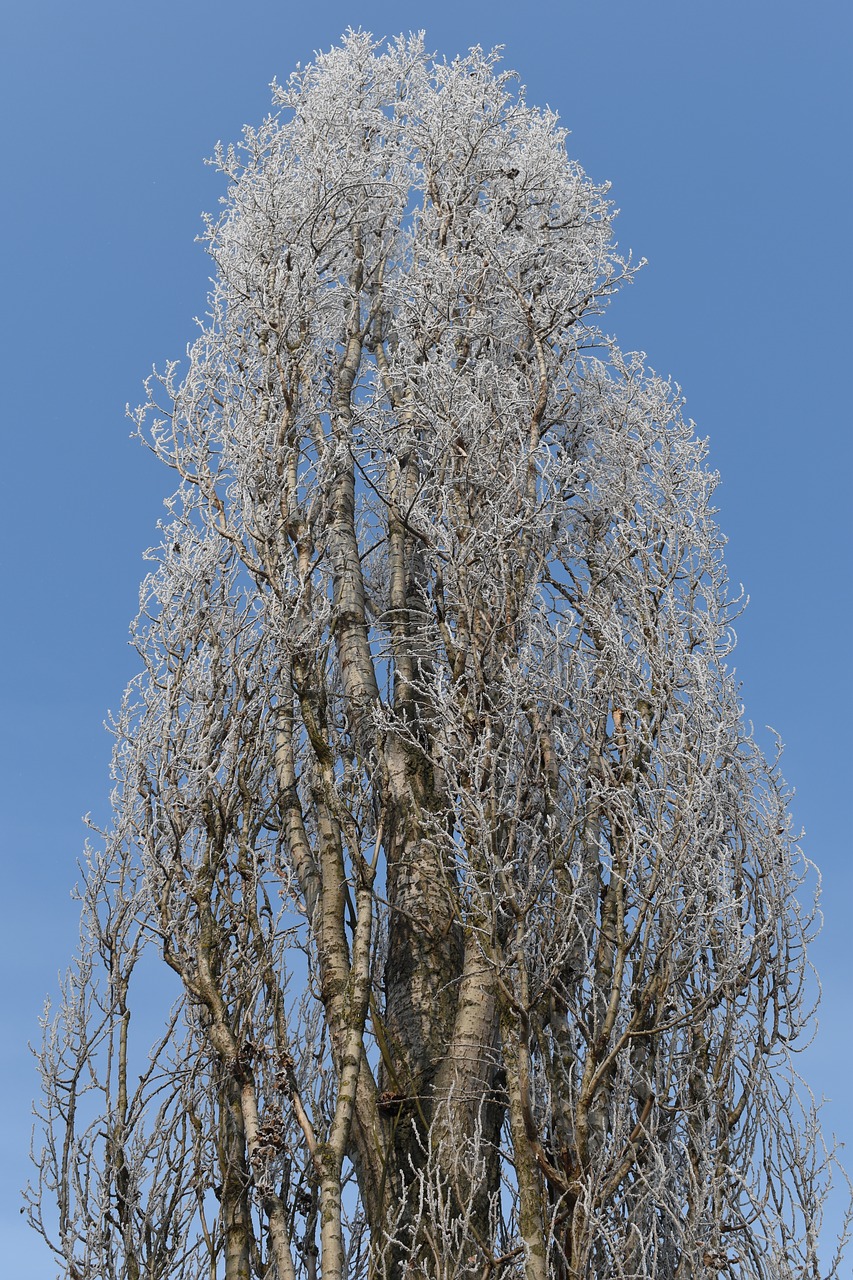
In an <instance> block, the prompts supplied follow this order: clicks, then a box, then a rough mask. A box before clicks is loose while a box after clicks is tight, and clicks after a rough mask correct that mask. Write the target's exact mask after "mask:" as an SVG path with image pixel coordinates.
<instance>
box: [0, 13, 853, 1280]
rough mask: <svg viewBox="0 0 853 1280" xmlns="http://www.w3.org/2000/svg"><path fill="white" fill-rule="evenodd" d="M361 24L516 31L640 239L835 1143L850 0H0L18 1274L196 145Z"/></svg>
mask: <svg viewBox="0 0 853 1280" xmlns="http://www.w3.org/2000/svg"><path fill="white" fill-rule="evenodd" d="M350 24H351V25H353V26H359V25H361V26H364V27H366V28H367V29H369V30H372V31H373V32H374V34H376V35H385V34H387V35H391V34H394V33H396V32H397V31H399V30H409V29H413V28H421V27H425V28H426V30H427V39H428V43H429V45H431V46H432V47H434V48H435V49H437V50H438V51H439V52H441V53H446V54H448V55H452V54H454V53H456V52H458V51H460V50H464V49H466V48H467V47H468V46H469V45H471V44H473V43H480V44H482V45H484V46H491V45H493V44H498V43H499V44H504V45H506V54H505V58H506V62H507V64H508V65H509V66H513V67H515V68H516V69H517V70H518V71H519V72H520V73H521V76H522V79H523V80H524V81H525V82H526V84H527V86H528V97H529V99H530V101H532V102H534V103H537V104H540V105H544V104H546V103H547V104H548V105H550V106H551V107H553V108H554V109H555V110H557V111H558V112H559V114H560V116H561V117H562V120H563V122H564V124H565V125H566V126H567V127H568V128H569V129H570V130H571V131H572V138H571V140H570V150H571V151H572V153H573V154H574V156H575V157H576V158H577V159H578V160H579V161H580V162H581V164H583V166H584V167H585V168H586V169H587V171H588V172H589V173H590V174H591V176H592V177H593V178H595V179H596V180H604V179H610V180H611V181H612V183H613V196H614V198H615V201H616V203H617V205H618V206H619V207H620V208H621V210H622V213H621V216H620V218H619V220H618V224H617V234H618V238H619V241H620V243H621V245H622V246H623V248H626V249H627V248H631V249H632V250H633V251H634V253H635V254H636V255H637V256H645V257H646V258H648V260H649V265H648V267H647V268H646V269H645V270H644V271H643V272H642V274H641V276H640V278H639V279H638V281H637V283H636V284H635V285H634V286H633V288H632V289H631V290H630V291H628V292H627V293H625V294H623V295H622V296H621V297H620V298H619V299H618V300H617V301H616V303H615V304H614V306H613V308H612V311H611V315H610V319H609V321H608V328H609V329H610V330H611V331H612V332H614V333H615V334H616V335H617V337H618V338H619V339H620V341H621V343H622V345H623V346H624V347H628V348H632V347H639V348H642V349H644V350H645V351H647V352H648V355H649V360H650V363H651V364H652V365H653V366H654V367H655V368H657V369H658V370H660V371H662V372H664V373H671V374H672V375H673V376H674V377H675V378H676V379H677V380H678V381H679V382H680V383H681V384H682V386H683V388H684V390H685V392H686V394H687V397H688V409H689V412H690V414H691V415H692V416H693V417H694V418H695V419H696V421H697V423H698V427H699V431H700V433H701V434H702V435H707V436H709V437H710V442H711V461H712V464H713V465H714V466H715V467H717V468H718V469H719V470H720V471H721V472H722V476H723V485H722V488H721V491H720V507H721V515H720V520H721V524H722V527H723V529H724V531H725V532H726V533H727V534H728V536H729V539H730V544H729V554H728V562H729V567H730V571H731V575H732V578H733V579H734V580H735V581H736V582H737V581H743V583H744V584H745V586H746V589H747V591H748V592H749V594H750V596H751V597H752V603H751V605H750V608H749V610H748V612H747V614H746V616H745V617H744V618H743V619H742V621H741V624H740V626H739V633H740V637H741V642H740V646H739V649H738V656H737V666H738V671H739V673H740V676H741V678H742V680H743V683H744V702H745V705H746V710H747V715H748V716H749V717H750V718H751V719H752V720H754V722H755V724H756V725H757V726H763V725H764V724H767V723H769V724H772V725H773V726H774V727H775V728H776V729H778V731H779V732H780V734H781V735H782V737H783V739H784V740H785V742H786V743H787V748H788V749H787V753H786V757H785V772H786V774H787V776H788V778H789V780H790V782H791V783H792V784H793V785H794V786H795V787H796V788H797V796H796V800H795V804H794V813H795V817H796V820H797V821H798V822H799V823H801V824H802V825H803V826H805V827H806V829H807V832H808V837H807V844H806V848H807V851H808V853H809V855H810V856H811V857H813V858H814V859H815V860H816V861H817V862H818V863H819V864H820V866H821V868H822V870H823V873H824V909H825V913H826V928H825V930H824V933H823V935H822V937H821V939H820V940H819V941H818V943H817V944H816V945H815V947H814V949H813V958H814V961H815V963H816V964H817V966H818V968H819V970H820V973H821V977H822V979H823V985H824V990H825V1000H824V1005H823V1010H822V1014H821V1028H820V1032H819V1036H818V1040H817V1042H816V1045H815V1048H814V1049H813V1050H811V1051H810V1052H809V1054H808V1055H807V1056H806V1058H805V1059H804V1064H803V1065H804V1070H805V1072H806V1074H807V1076H808V1078H809V1079H810V1081H811V1083H812V1084H813V1086H814V1088H815V1090H816V1092H817V1093H818V1094H820V1093H825V1094H827V1095H828V1096H829V1097H830V1098H831V1099H832V1101H831V1102H830V1103H829V1104H828V1105H827V1109H826V1120H827V1124H828V1127H829V1128H830V1129H834V1130H835V1131H836V1132H837V1133H838V1135H839V1137H840V1138H842V1139H843V1138H845V1137H846V1138H847V1140H848V1142H849V1143H850V1144H851V1147H853V1105H851V1102H850V1089H849V1075H850V1062H851V1061H853V1038H851V1030H850V1028H851V1021H853V1005H851V994H850V993H851V986H853V964H851V955H853V938H851V929H850V924H849V920H850V915H851V907H852V906H853V862H851V839H850V816H849V814H850V807H851V791H853V767H851V766H853V757H851V748H850V724H851V713H853V700H851V692H850V690H851V656H853V655H851V641H850V636H851V612H853V610H851V556H850V548H851V543H850V534H849V525H850V512H851V502H850V485H851V464H853V455H851V446H850V417H851V413H850V405H851V394H850V389H849V376H848V370H849V349H850V339H851V336H853V332H851V318H850V317H851V283H852V282H853V281H851V247H850V229H851V212H850V210H851V187H853V182H851V177H853V173H851V164H850V154H851V140H852V139H851V134H853V130H851V96H850V91H849V88H848V84H849V79H850V72H851V54H853V10H851V8H850V5H849V0H813V3H809V4H804V3H802V0H799V2H797V3H794V2H791V0H643V2H642V3H641V2H639V0H586V3H584V4H580V3H575V0H562V3H559V4H556V3H535V0H527V2H526V3H518V4H508V3H502V2H501V0H491V2H490V3H485V2H483V0H473V2H467V3H453V4H451V3H447V2H446V0H438V2H437V3H434V4H432V5H426V4H416V3H410V2H408V0H399V2H398V3H396V4H388V3H378V2H377V3H368V2H366V0H364V2H359V0H352V3H348V4H341V3H338V2H337V0H331V2H326V3H322V4H316V5H309V6H306V7H305V8H304V9H303V7H302V6H301V5H299V6H297V5H290V4H283V3H278V2H273V0H243V2H242V3H241V4H239V5H237V4H234V3H226V2H225V0H172V3H165V2H164V0H146V2H145V3H144V4H134V5H130V4H127V3H125V2H124V0H76V3H73V4H72V3H70V2H69V0H30V3H28V4H26V5H20V4H19V5H17V6H15V9H14V11H13V10H12V8H11V6H10V7H9V8H8V9H7V12H6V14H5V16H4V19H3V23H2V45H3V49H2V53H0V60H2V62H0V72H1V73H2V75H0V94H2V116H1V117H0V119H2V124H0V127H1V128H2V131H3V147H2V163H3V189H4V195H3V204H2V209H3V235H2V243H1V244H0V252H2V277H0V278H2V282H3V287H4V293H3V329H4V333H3V339H2V344H0V352H2V356H0V359H2V371H3V373H2V383H3V386H4V389H5V391H4V396H3V401H2V414H3V419H4V424H3V425H4V451H3V461H4V468H3V474H4V481H3V502H2V509H1V510H2V520H3V522H4V531H3V547H4V551H5V556H4V560H5V563H4V571H5V582H6V588H5V591H4V625H3V627H2V630H0V645H1V646H2V654H0V679H2V703H1V704H0V705H2V707H3V737H2V768H0V786H2V814H3V824H2V835H0V840H2V851H3V859H4V870H5V885H6V893H7V901H8V905H7V912H8V914H7V917H6V927H5V930H4V931H3V936H2V944H0V945H2V964H3V973H4V979H5V982H4V985H5V990H6V998H5V1019H4V1021H5V1026H6V1033H5V1035H4V1039H3V1044H2V1048H0V1070H2V1073H3V1096H4V1099H5V1101H6V1103H7V1109H6V1112H5V1121H4V1125H3V1128H2V1135H1V1136H0V1255H2V1256H3V1258H4V1273H5V1274H7V1275H10V1276H11V1275H15V1276H16V1277H18V1280H47V1278H48V1277H52V1276H53V1275H55V1267H54V1266H53V1264H52V1262H51V1259H50V1257H49V1255H48V1254H47V1252H46V1251H45V1250H44V1248H43V1247H41V1246H40V1245H39V1242H38V1240H37V1239H36V1238H35V1237H32V1238H30V1234H29V1232H28V1231H26V1229H25V1228H24V1226H23V1220H22V1219H21V1218H20V1216H19V1213H18V1205H19V1200H18V1188H19V1187H20V1185H21V1184H22V1183H23V1182H24V1181H25V1179H26V1177H27V1173H28V1169H27V1161H26V1144H27V1141H28V1132H29V1127H30V1121H29V1104H30V1098H31V1096H32V1095H33V1093H34V1092H35V1086H36V1082H35V1077H34V1074H33V1071H32V1066H31V1062H30V1061H29V1059H28V1057H27V1053H26V1048H25V1045H26V1041H27V1039H36V1038H37V1035H38V1028H37V1022H36V1019H37V1015H38V1012H39V1009H40V1006H41V1002H42V1000H43V998H44V996H45V995H46V994H48V992H50V991H52V990H53V989H54V987H55V983H56V974H57V971H58V970H59V969H60V968H63V967H64V965H65V963H66V961H67V959H68V957H69V954H70V952H71V949H72V947H73V943H74V935H75V928H76V910H75V908H74V904H72V903H71V902H70V901H69V895H68V890H69V887H70V885H71V884H72V882H73V880H74V878H75V874H76V872H75V859H76V858H77V856H78V855H79V851H80V847H81V844H82V839H83V830H82V826H81V823H80V816H81V814H83V813H84V812H86V811H87V810H92V812H93V814H95V815H96V816H101V817H103V816H104V815H105V812H106V805H107V799H108V791H109V780H108V758H109V745H110V744H109V740H108V738H107V736H106V735H105V734H104V732H103V730H102V728H101V722H102V720H103V718H104V715H105V713H106V710H107V708H108V707H110V706H113V707H115V706H116V705H117V704H118V701H119V698H120V695H121V690H122V687H123V685H124V683H125V681H126V679H127V678H128V677H129V676H130V675H131V674H132V671H133V655H132V654H131V652H130V650H129V649H128V648H127V646H126V643H125V642H126V637H127V624H128V621H129V620H130V618H131V616H132V614H133V613H134V611H135V607H136V593H137V586H138V582H139V579H140V577H141V574H142V571H143V566H142V564H141V560H140V555H141V552H142V550H143V549H144V548H145V546H147V545H148V544H149V543H150V542H151V541H153V539H154V524H155V522H156V520H157V518H158V516H159V514H160V512H161V510H162V508H161V499H162V497H163V496H164V495H165V492H166V490H167V487H168V485H169V483H170V481H169V477H168V476H166V475H165V474H161V473H160V471H159V470H158V468H157V466H156V465H155V464H154V463H153V462H152V461H151V459H150V458H149V457H148V456H147V455H146V454H145V453H144V452H143V450H142V449H141V448H140V447H139V446H138V445H136V444H134V443H133V442H130V441H129V440H128V431H129V425H128V424H127V423H126V421H125V420H124V417H123V410H124V405H125V402H126V401H128V400H130V401H135V400H136V399H137V398H138V397H139V395H140V383H141V380H142V378H143V377H144V376H145V374H146V373H147V372H148V371H149V370H150V368H151V365H152V363H154V362H157V363H162V362H163V361H164V360H165V359H167V358H169V357H174V356H180V355H181V354H182V353H183V350H184V348H185V345H186V343H187V341H188V339H190V338H191V337H192V335H193V326H192V317H193V315H195V314H198V313H200V312H202V311H203V310H204V306H205V302H204V296H205V289H206V280H207V275H208V270H207V261H206V259H205V256H204V254H203V251H202V249H201V248H200V246H198V245H195V244H194V243H193V239H194V236H195V235H196V234H197V232H198V231H199V228H200V214H201V212H202V211H203V210H205V209H211V208H213V207H214V206H215V204H216V201H217V199H218V197H219V195H220V194H221V187H220V185H219V182H218V180H217V179H216V177H215V175H214V174H213V173H212V171H211V170H210V169H206V168H205V167H204V166H203V165H202V158H203V157H204V156H205V155H209V154H210V152H211V151H212V149H213V146H214V144H215V142H216V141H217V139H220V138H221V139H223V140H225V141H228V140H231V139H234V138H236V136H237V134H238V133H239V130H240V127H241V125H242V124H243V123H244V122H246V121H248V122H252V123H255V122H257V121H258V120H259V119H260V118H261V117H262V116H263V114H264V113H265V111H266V110H267V107H268V102H269V95H268V90H267V85H268V83H269V81H270V80H271V79H272V78H273V76H278V77H279V78H284V77H285V76H286V75H287V74H288V72H289V71H290V70H291V69H292V67H293V65H294V63H295V62H296V61H297V60H302V61H303V62H304V61H306V60H308V59H309V58H310V56H311V53H312V50H314V49H315V48H319V47H326V46H328V45H329V44H331V43H333V42H334V41H335V40H337V38H338V37H339V36H340V34H341V32H342V30H343V29H344V28H345V27H346V26H347V25H350ZM764 741H765V742H767V741H768V739H767V738H766V737H765V739H764ZM848 1164H853V1150H851V1151H850V1153H849V1156H848Z"/></svg>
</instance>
